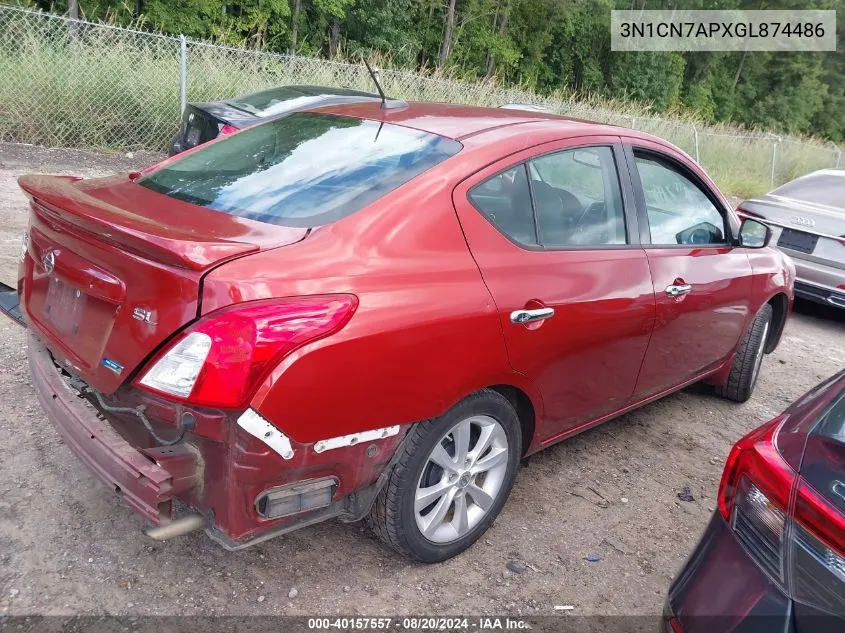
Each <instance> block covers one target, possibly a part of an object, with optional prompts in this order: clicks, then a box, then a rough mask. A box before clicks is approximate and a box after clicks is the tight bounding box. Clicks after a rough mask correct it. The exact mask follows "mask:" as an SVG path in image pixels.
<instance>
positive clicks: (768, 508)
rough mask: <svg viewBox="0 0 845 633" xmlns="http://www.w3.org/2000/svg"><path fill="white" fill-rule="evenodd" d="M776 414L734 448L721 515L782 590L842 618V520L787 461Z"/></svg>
mask: <svg viewBox="0 0 845 633" xmlns="http://www.w3.org/2000/svg"><path fill="white" fill-rule="evenodd" d="M783 422H784V418H783V417H778V418H775V419H774V420H772V421H771V422H769V423H768V424H766V425H764V426H762V427H760V428H759V429H757V430H756V431H754V432H752V433H750V434H749V435H747V436H745V437H744V438H742V439H741V440H740V441H739V442H737V443H736V445H735V446H734V447H733V449H732V450H731V453H730V455H729V456H728V461H727V464H726V465H725V470H724V473H723V474H722V481H721V485H720V486H719V512H720V514H721V515H722V517H724V519H725V520H726V521H727V522H728V524H729V525H730V527H731V530H732V531H733V532H734V534H735V535H736V538H737V540H738V541H739V542H740V543H741V544H742V546H743V548H744V549H745V551H746V552H747V553H748V555H749V556H751V558H752V559H753V560H754V561H755V562H756V563H757V564H758V565H759V566H760V567H761V568H762V569H763V570H764V571H765V572H766V573H767V574H768V575H769V576H770V577H771V578H772V579H773V580H775V581H776V582H777V584H778V585H780V586H781V587H782V588H784V590H787V588H788V587H792V588H793V590H794V591H795V592H796V593H797V594H798V595H796V596H795V597H796V598H797V599H801V600H803V601H805V602H808V603H810V604H815V605H817V606H820V607H822V608H824V609H826V610H829V611H832V612H834V613H845V553H843V545H845V519H843V515H842V513H841V512H839V511H838V510H837V509H836V508H834V507H833V506H831V505H830V504H829V503H828V502H827V501H825V500H824V499H823V498H822V497H821V496H820V495H818V494H817V493H816V492H815V490H814V489H813V488H812V487H811V486H809V485H808V484H807V483H806V482H804V480H803V479H801V478H800V476H799V474H798V473H797V472H795V470H793V468H792V467H791V466H790V465H789V464H788V463H787V462H786V460H784V458H783V457H782V456H781V454H780V453H779V451H778V449H777V444H776V439H777V434H778V431H779V430H780V428H781V426H782V425H783Z"/></svg>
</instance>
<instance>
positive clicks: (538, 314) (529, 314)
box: [511, 308, 555, 323]
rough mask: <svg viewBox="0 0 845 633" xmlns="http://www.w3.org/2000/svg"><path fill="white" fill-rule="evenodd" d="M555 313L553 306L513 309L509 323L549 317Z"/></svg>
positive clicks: (528, 321) (529, 321) (527, 321)
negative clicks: (534, 308)
mask: <svg viewBox="0 0 845 633" xmlns="http://www.w3.org/2000/svg"><path fill="white" fill-rule="evenodd" d="M554 315H555V309H554V308H537V309H536V310H514V311H513V312H511V323H532V322H534V321H542V320H543V319H550V318H552V317H553V316H554Z"/></svg>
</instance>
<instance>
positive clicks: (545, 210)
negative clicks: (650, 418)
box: [454, 137, 654, 441]
mask: <svg viewBox="0 0 845 633" xmlns="http://www.w3.org/2000/svg"><path fill="white" fill-rule="evenodd" d="M619 165H622V166H623V172H622V173H623V176H625V177H624V178H623V179H622V180H621V181H620V177H619V174H620V171H619V169H618V166H619ZM624 165H625V159H624V156H623V154H622V148H621V145H620V144H619V139H618V138H617V137H593V138H590V139H583V138H581V139H577V140H568V141H566V142H563V141H561V142H556V143H552V144H545V145H542V146H539V147H537V148H534V149H532V150H528V151H524V152H521V153H519V154H515V155H513V156H510V157H508V158H506V159H503V160H501V161H499V162H497V163H494V164H493V165H490V166H489V167H487V168H486V169H484V170H482V171H480V172H478V173H476V174H475V175H474V176H472V177H470V178H469V179H467V180H465V181H464V182H462V183H461V184H460V185H458V187H457V188H456V189H455V191H454V203H455V208H456V210H457V213H458V217H459V219H460V222H461V226H462V227H463V230H464V233H465V235H466V238H467V243H468V244H469V247H470V250H471V252H472V255H473V257H474V258H475V260H476V262H477V263H478V267H479V269H480V271H481V274H482V277H483V279H484V282H485V283H486V284H487V287H488V289H489V290H490V292H491V294H492V297H493V299H494V302H495V304H496V308H497V310H498V312H499V318H500V321H501V325H502V331H503V334H504V339H505V344H506V347H507V351H508V356H509V360H510V363H511V365H512V366H513V368H514V369H515V370H517V371H519V372H522V373H523V374H525V375H526V376H528V377H529V378H530V379H531V380H532V381H534V382H535V384H536V385H537V387H538V389H539V391H540V394H541V396H542V399H543V406H544V409H545V420H538V422H537V434H538V437H539V438H540V439H541V441H551V440H553V439H556V438H558V437H560V436H562V435H564V434H566V433H569V432H572V431H574V430H576V429H577V428H578V427H579V426H583V425H585V424H588V423H589V422H590V421H593V420H596V419H598V418H600V417H601V416H604V415H606V414H608V413H611V412H613V411H616V410H618V409H619V408H621V407H622V406H623V405H624V404H625V403H626V402H628V400H629V399H630V397H631V395H632V393H633V390H634V386H635V384H636V380H637V374H638V372H639V368H640V364H641V362H642V359H643V355H644V353H645V349H646V346H647V343H648V337H649V334H650V333H651V325H652V320H653V316H654V292H653V289H652V284H651V279H650V277H649V270H648V261H647V259H646V255H645V253H644V251H643V249H642V248H640V246H639V245H638V244H637V229H636V217H635V215H634V213H633V199H632V195H631V189H630V182H629V181H628V180H627V175H626V174H625V173H624Z"/></svg>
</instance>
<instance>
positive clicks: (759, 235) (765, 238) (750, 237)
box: [739, 218, 772, 248]
mask: <svg viewBox="0 0 845 633" xmlns="http://www.w3.org/2000/svg"><path fill="white" fill-rule="evenodd" d="M771 239H772V229H771V228H770V227H768V226H766V225H765V224H763V223H762V222H758V221H757V220H752V219H751V218H746V219H745V220H743V221H742V224H740V225H739V245H740V246H744V247H745V248H765V247H766V246H768V245H769V242H770V241H771Z"/></svg>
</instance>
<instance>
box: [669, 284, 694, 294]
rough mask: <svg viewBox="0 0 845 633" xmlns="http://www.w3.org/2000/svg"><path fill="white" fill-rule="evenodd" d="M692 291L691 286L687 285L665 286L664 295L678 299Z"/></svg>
mask: <svg viewBox="0 0 845 633" xmlns="http://www.w3.org/2000/svg"><path fill="white" fill-rule="evenodd" d="M691 291H692V286H691V285H689V284H681V285H679V286H675V285H672V286H666V294H667V295H669V296H670V297H680V296H681V295H685V294H687V293H688V292H691Z"/></svg>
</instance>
